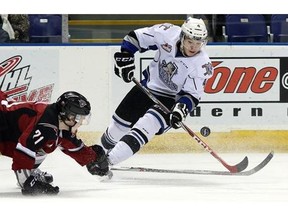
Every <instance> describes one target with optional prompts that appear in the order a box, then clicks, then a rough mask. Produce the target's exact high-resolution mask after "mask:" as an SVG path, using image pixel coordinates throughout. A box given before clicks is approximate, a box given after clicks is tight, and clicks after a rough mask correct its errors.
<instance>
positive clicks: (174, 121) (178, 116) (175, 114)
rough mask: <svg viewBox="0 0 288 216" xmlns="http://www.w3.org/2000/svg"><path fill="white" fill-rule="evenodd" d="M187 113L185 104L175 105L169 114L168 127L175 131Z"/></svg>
mask: <svg viewBox="0 0 288 216" xmlns="http://www.w3.org/2000/svg"><path fill="white" fill-rule="evenodd" d="M188 113H189V111H188V109H187V106H186V104H184V103H176V104H175V106H174V108H173V110H172V112H171V114H170V125H171V126H172V127H173V128H175V129H178V128H180V127H181V122H183V121H184V120H185V118H186V116H187V115H188Z"/></svg>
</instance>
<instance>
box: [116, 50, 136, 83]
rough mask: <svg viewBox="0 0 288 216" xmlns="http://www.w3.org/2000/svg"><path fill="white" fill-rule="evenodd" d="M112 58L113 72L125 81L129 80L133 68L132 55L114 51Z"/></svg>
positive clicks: (131, 76) (132, 73)
mask: <svg viewBox="0 0 288 216" xmlns="http://www.w3.org/2000/svg"><path fill="white" fill-rule="evenodd" d="M114 59H115V65H114V66H115V67H114V72H115V74H116V75H117V76H119V77H120V78H122V79H123V80H124V81H125V82H127V83H129V82H131V81H132V78H133V76H134V70H135V64H134V55H132V54H130V53H123V52H116V53H115V54H114Z"/></svg>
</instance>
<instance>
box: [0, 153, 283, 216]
mask: <svg viewBox="0 0 288 216" xmlns="http://www.w3.org/2000/svg"><path fill="white" fill-rule="evenodd" d="M268 153H269V152H267V153H237V154H227V153H223V154H219V155H220V157H221V158H223V159H224V160H225V161H226V162H227V163H229V164H236V163H238V162H240V161H241V160H242V159H243V158H244V157H245V156H246V155H247V156H248V158H249V165H248V168H247V169H250V168H253V167H254V166H256V165H257V164H258V163H260V162H261V161H262V160H263V159H264V158H265V157H266V155H267V154H268ZM11 163H12V160H11V159H10V158H7V157H4V156H1V157H0V179H1V182H0V207H1V211H2V212H3V210H4V212H5V211H6V210H7V212H8V211H11V214H12V215H31V214H32V215H36V216H43V215H51V214H55V215H60V212H59V210H58V209H61V211H62V213H61V214H65V215H67V216H68V215H69V216H70V215H79V216H80V215H83V216H84V215H93V216H94V215H95V216H97V215H113V216H114V215H115V216H119V215H125V216H128V215H135V216H138V215H145V216H146V215H161V216H162V215H163V216H165V215H175V216H176V215H177V216H178V215H189V216H190V215H197V216H198V215H233V216H234V215H242V216H244V215H249V216H250V215H251V216H252V215H256V214H257V215H287V213H288V210H287V209H288V154H286V153H277V152H275V154H274V157H273V158H272V160H271V161H270V163H269V164H268V165H267V166H266V167H264V168H263V169H262V170H260V171H259V172H258V173H256V174H254V175H251V176H207V175H189V174H164V173H143V172H141V173H140V172H127V171H114V176H113V178H112V179H111V180H103V179H100V178H98V177H97V176H92V175H90V174H89V173H88V172H87V170H86V168H85V167H81V166H79V165H78V164H77V163H76V162H75V161H74V160H73V159H71V158H69V157H68V156H66V155H65V154H63V153H62V152H60V151H58V150H57V151H55V152H53V153H52V154H50V155H48V157H47V159H46V160H45V162H44V163H43V164H42V165H41V167H40V168H41V169H42V170H45V171H47V172H49V173H51V174H53V176H54V183H53V184H54V185H57V186H59V187H60V193H59V194H58V195H57V196H53V197H47V196H42V197H23V196H22V194H21V192H20V189H19V188H18V187H17V186H16V179H15V176H14V173H13V171H11V169H10V168H11ZM119 166H143V167H151V168H164V169H206V170H220V171H224V170H225V168H224V167H223V166H222V165H221V164H220V163H219V162H218V161H217V160H216V159H215V158H214V157H213V156H212V155H210V154H209V153H207V152H203V153H195V154H193V153H191V154H190V153H189V154H188V153H187V154H136V155H134V156H133V157H131V158H130V159H128V160H126V161H124V162H122V163H121V164H119ZM0 215H4V214H2V213H0Z"/></svg>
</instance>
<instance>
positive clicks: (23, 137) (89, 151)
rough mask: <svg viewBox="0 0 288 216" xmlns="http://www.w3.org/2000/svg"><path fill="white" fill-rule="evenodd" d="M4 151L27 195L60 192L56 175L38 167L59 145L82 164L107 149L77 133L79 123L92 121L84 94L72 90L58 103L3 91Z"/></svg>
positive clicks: (0, 139)
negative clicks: (12, 96) (27, 99)
mask: <svg viewBox="0 0 288 216" xmlns="http://www.w3.org/2000/svg"><path fill="white" fill-rule="evenodd" d="M0 101H1V104H0V122H1V124H0V153H1V154H2V155H4V156H7V157H11V158H12V159H13V162H12V170H13V171H14V172H15V174H16V178H17V181H18V184H19V185H20V187H21V191H22V194H23V195H38V194H58V193H59V187H57V186H52V185H51V183H52V181H53V177H52V175H50V176H49V175H47V173H44V172H41V171H39V169H38V167H39V166H40V164H41V163H42V162H43V161H44V159H45V157H46V156H47V154H49V153H51V152H53V151H54V150H55V149H56V148H57V147H58V148H60V149H61V150H62V152H64V153H65V154H67V155H69V156H70V157H72V158H73V159H74V160H75V161H76V162H77V163H78V164H80V165H81V166H84V165H87V164H88V163H91V162H93V161H99V160H101V158H102V157H103V156H104V152H103V150H102V149H101V148H99V147H98V146H95V145H94V146H91V147H88V146H86V145H85V144H84V143H83V142H82V140H81V139H78V138H77V137H76V132H77V129H78V128H79V126H81V125H82V124H87V123H89V119H90V110H91V107H90V103H89V101H88V100H87V99H86V98H85V97H84V96H83V95H81V94H79V93H77V92H74V91H68V92H65V93H63V94H62V95H61V96H60V97H59V98H58V99H57V101H56V102H55V103H52V104H47V103H43V102H15V101H14V102H13V101H12V102H11V101H9V100H8V99H7V97H6V95H5V93H3V92H1V91H0Z"/></svg>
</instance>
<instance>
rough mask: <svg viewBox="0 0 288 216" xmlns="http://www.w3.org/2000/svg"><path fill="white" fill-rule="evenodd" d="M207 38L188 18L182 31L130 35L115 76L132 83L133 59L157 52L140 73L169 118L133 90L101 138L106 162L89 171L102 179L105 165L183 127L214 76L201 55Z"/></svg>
mask: <svg viewBox="0 0 288 216" xmlns="http://www.w3.org/2000/svg"><path fill="white" fill-rule="evenodd" d="M207 36H208V32H207V29H206V26H205V24H204V22H203V20H202V19H195V18H191V17H189V18H188V19H187V20H186V21H185V22H184V23H183V25H182V26H181V27H179V26H175V25H173V24H170V23H163V24H158V25H154V26H152V27H145V28H140V29H137V30H134V31H131V32H129V33H128V35H126V36H125V37H124V39H123V42H122V45H121V52H116V53H115V54H114V59H115V73H116V75H117V76H119V77H120V78H122V79H123V80H124V81H125V82H131V81H132V78H133V76H134V70H135V65H134V54H135V53H136V52H138V51H139V52H145V51H147V50H156V53H155V56H154V59H153V60H152V61H151V63H150V64H149V66H148V67H147V68H146V70H144V71H143V72H142V74H143V76H144V79H143V80H142V81H141V84H142V85H143V86H144V87H146V88H147V89H148V90H149V91H150V92H151V93H152V94H153V95H155V96H156V97H157V99H159V100H160V101H161V102H162V103H163V104H164V105H165V106H166V107H167V108H169V109H170V110H171V112H170V113H165V112H164V111H163V110H162V109H161V108H160V107H159V106H157V104H155V103H154V102H153V101H152V100H151V99H150V98H149V97H148V96H147V95H146V94H144V93H143V92H142V91H141V89H140V88H139V87H137V86H136V85H135V86H134V87H133V88H132V89H131V90H130V91H129V92H128V94H127V95H126V96H125V98H124V99H123V100H122V102H121V103H120V104H119V106H118V107H117V108H116V111H115V113H114V114H113V116H112V121H111V123H110V125H109V126H108V128H107V129H106V131H105V133H104V134H103V135H102V137H101V146H102V147H103V148H104V149H105V150H106V151H107V161H103V162H101V163H95V162H93V163H90V164H88V165H87V169H88V171H90V172H91V173H92V174H95V175H100V176H103V175H106V174H107V172H108V171H109V167H108V164H110V165H115V164H118V163H120V162H122V161H124V160H126V159H128V158H129V157H131V156H132V155H134V154H135V153H136V152H138V151H139V150H140V149H141V147H143V146H144V145H145V144H146V143H148V142H149V141H150V140H151V139H152V138H153V137H154V136H155V135H160V134H163V133H165V132H166V131H168V130H169V129H170V128H171V127H173V128H175V129H177V128H180V127H181V124H180V122H182V121H184V120H185V118H186V116H187V115H188V114H189V113H190V112H191V111H192V110H193V109H195V107H196V106H197V105H198V104H199V102H200V99H201V96H202V95H203V93H204V86H205V83H206V82H207V80H208V79H209V78H210V77H211V76H212V74H213V67H212V64H211V60H210V58H209V56H208V55H207V53H206V52H205V50H204V47H205V45H206V43H207ZM107 162H108V163H107Z"/></svg>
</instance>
